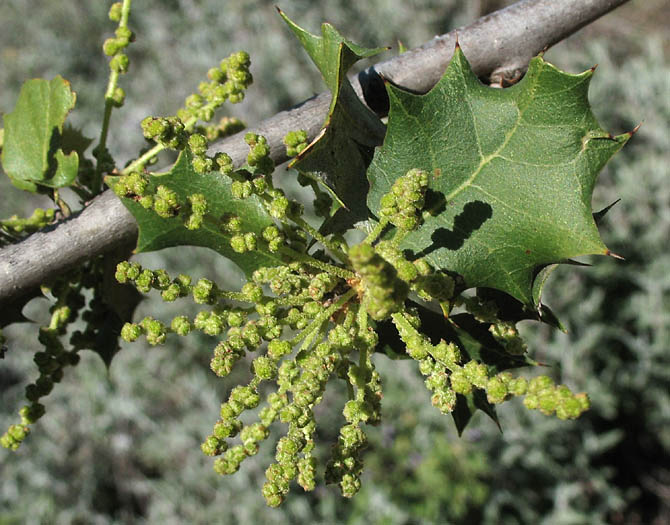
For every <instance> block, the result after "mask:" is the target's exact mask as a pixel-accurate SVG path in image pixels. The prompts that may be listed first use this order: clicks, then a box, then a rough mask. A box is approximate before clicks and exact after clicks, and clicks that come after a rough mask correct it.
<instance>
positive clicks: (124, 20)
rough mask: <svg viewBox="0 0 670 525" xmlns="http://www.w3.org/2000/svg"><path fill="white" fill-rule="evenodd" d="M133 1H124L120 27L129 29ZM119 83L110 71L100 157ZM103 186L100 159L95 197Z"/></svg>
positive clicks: (105, 145)
mask: <svg viewBox="0 0 670 525" xmlns="http://www.w3.org/2000/svg"><path fill="white" fill-rule="evenodd" d="M131 2H132V0H123V5H122V6H121V20H120V22H119V27H124V28H127V27H128V17H129V16H130V4H131ZM118 83H119V72H118V71H110V74H109V81H108V82H107V91H106V92H105V111H104V114H103V117H102V129H101V130H100V141H99V142H98V145H97V147H96V149H97V150H98V152H99V154H100V155H103V152H104V151H105V149H106V147H107V134H108V133H109V122H110V120H111V117H112V109H114V99H113V97H114V91H116V86H117V85H118ZM101 186H102V162H101V161H100V158H98V161H97V163H96V166H95V172H94V173H93V180H92V181H91V191H92V192H93V194H94V195H97V194H98V193H100V189H101Z"/></svg>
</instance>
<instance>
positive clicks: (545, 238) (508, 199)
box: [368, 48, 631, 307]
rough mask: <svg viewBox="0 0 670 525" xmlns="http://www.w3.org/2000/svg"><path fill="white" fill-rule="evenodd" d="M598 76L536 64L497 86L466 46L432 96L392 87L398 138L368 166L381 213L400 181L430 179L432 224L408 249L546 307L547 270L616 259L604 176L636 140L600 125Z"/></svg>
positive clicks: (408, 240) (407, 241)
mask: <svg viewBox="0 0 670 525" xmlns="http://www.w3.org/2000/svg"><path fill="white" fill-rule="evenodd" d="M592 74H593V70H588V71H586V72H584V73H581V74H578V75H573V74H567V73H564V72H562V71H560V70H558V69H557V68H555V67H554V66H552V65H551V64H548V63H547V62H545V61H544V60H543V59H542V58H541V57H536V58H534V59H532V60H531V62H530V65H529V68H528V72H527V73H526V75H525V77H524V78H523V79H522V80H521V81H520V82H519V83H518V84H516V85H514V86H512V87H510V88H506V89H497V88H491V87H488V86H484V85H483V84H481V83H480V82H479V80H478V78H477V77H476V76H475V74H474V73H473V72H472V70H471V68H470V65H469V64H468V62H467V60H466V58H465V56H464V55H463V53H462V52H461V50H460V48H457V49H456V52H455V54H454V57H453V59H452V60H451V63H450V64H449V66H448V68H447V70H446V71H445V73H444V76H443V77H442V79H441V80H440V81H439V82H438V84H437V85H436V86H435V87H434V88H433V89H432V90H431V91H430V92H429V93H427V94H425V95H415V94H412V93H407V92H405V91H403V90H401V89H399V88H397V87H395V86H392V85H390V84H387V91H388V94H389V99H390V111H389V122H388V132H387V135H386V138H385V140H384V144H383V146H382V147H381V148H378V150H377V151H376V153H375V157H374V159H373V161H372V164H371V165H370V168H369V170H368V177H369V180H370V184H371V189H370V193H369V195H368V206H369V208H370V211H371V212H372V213H373V214H375V215H377V214H378V213H379V209H380V199H381V197H382V196H383V195H384V194H385V193H387V192H388V191H389V190H390V188H391V186H392V184H393V182H394V181H395V180H396V179H397V178H398V177H399V176H401V175H404V174H405V173H406V172H407V171H409V170H410V169H413V168H420V169H423V170H426V171H428V172H429V173H430V186H429V190H428V193H427V196H426V201H427V206H428V208H429V209H428V212H426V213H424V218H425V223H424V224H423V225H422V226H421V227H420V228H419V229H418V230H416V231H414V232H411V233H410V234H408V235H407V236H406V237H405V238H404V239H403V240H402V243H401V248H402V249H404V250H406V251H407V252H408V253H409V254H410V255H411V257H413V258H418V257H425V259H426V260H427V261H428V262H430V263H431V264H432V265H434V266H435V267H437V268H441V269H444V270H448V271H452V272H455V273H458V274H460V275H461V276H462V277H463V278H464V280H465V283H466V285H467V287H489V288H494V289H497V290H501V291H504V292H506V293H508V294H510V295H511V296H513V297H515V298H516V299H518V300H519V301H521V302H522V303H523V304H525V305H529V306H532V307H537V306H538V304H539V302H540V292H541V288H542V286H541V285H542V284H543V283H544V279H545V278H546V275H548V273H549V271H545V272H542V271H541V270H542V268H545V267H549V268H550V267H551V265H553V264H555V263H560V262H565V261H568V260H569V259H571V258H572V257H576V256H580V255H587V254H607V253H608V250H607V248H606V246H605V245H604V244H603V242H602V240H601V238H600V235H599V233H598V229H597V227H596V224H595V221H594V217H593V214H592V209H591V197H592V193H593V187H594V184H595V181H596V178H597V175H598V173H599V171H600V170H601V169H602V167H603V166H604V165H605V163H606V162H607V161H608V160H609V159H610V157H611V156H612V155H613V154H614V153H615V152H617V151H618V150H619V149H620V148H621V147H622V146H623V145H624V144H625V143H626V141H627V140H628V139H629V138H630V136H631V134H630V133H626V134H623V135H620V136H618V137H612V136H611V135H610V134H609V133H608V132H606V131H604V130H603V129H602V128H601V127H600V125H599V124H598V122H597V121H596V119H595V117H594V115H593V114H592V112H591V109H590V106H589V103H588V85H589V81H590V79H591V77H592ZM538 274H540V276H541V280H540V282H539V283H536V282H535V279H536V276H537V275H538ZM534 285H535V286H534Z"/></svg>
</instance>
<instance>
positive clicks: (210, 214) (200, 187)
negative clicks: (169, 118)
mask: <svg viewBox="0 0 670 525" xmlns="http://www.w3.org/2000/svg"><path fill="white" fill-rule="evenodd" d="M191 161H192V157H191V155H190V154H189V153H188V152H186V151H184V152H182V153H180V155H179V158H178V159H177V162H176V163H175V164H174V166H172V168H171V169H170V170H169V171H167V172H165V173H156V174H152V176H151V177H150V178H149V187H150V191H155V189H156V188H157V187H158V186H159V185H164V186H166V187H168V188H169V189H171V190H172V191H174V192H175V193H176V194H177V198H178V200H179V203H180V204H182V205H183V204H185V203H187V202H188V197H189V196H190V195H193V194H195V193H200V194H202V195H204V196H205V198H206V200H207V206H208V210H207V214H206V215H205V219H204V222H203V224H202V226H201V227H200V228H198V229H195V230H189V229H188V228H186V226H185V224H184V216H183V215H185V214H184V213H179V214H178V215H177V216H176V217H170V218H162V217H160V216H159V215H157V214H156V213H155V212H154V211H153V210H147V209H144V208H143V207H142V206H141V205H140V204H139V203H138V202H136V201H135V200H133V199H129V198H122V199H121V202H123V204H124V205H125V206H126V208H128V210H129V211H130V213H131V214H132V215H133V216H134V217H135V220H136V221H137V225H138V228H139V236H138V239H137V248H136V249H135V253H140V252H149V251H154V250H161V249H163V248H168V247H172V246H204V247H206V248H210V249H212V250H214V251H215V252H218V253H219V254H221V255H223V256H224V257H226V258H228V259H230V260H231V261H233V262H234V263H235V264H236V265H237V266H239V267H240V269H241V270H242V271H244V273H245V274H246V275H247V277H249V276H251V274H252V273H253V271H254V270H257V269H258V268H261V267H263V266H278V265H281V264H283V262H282V260H281V258H280V257H279V256H278V255H273V254H270V253H266V252H265V251H260V250H254V251H249V252H245V253H237V252H235V251H234V250H233V249H232V248H231V246H230V239H231V237H232V235H231V234H230V233H228V232H226V231H225V230H224V229H223V228H222V227H221V220H220V219H221V218H222V217H224V216H225V215H227V214H233V215H237V216H239V217H240V218H241V219H242V223H243V227H244V229H245V231H249V232H253V233H256V234H257V235H258V237H259V238H260V237H261V234H262V231H263V229H264V228H265V227H267V226H271V225H274V224H275V223H274V221H273V219H272V217H270V215H269V214H268V212H267V210H266V209H265V206H264V204H263V203H262V202H261V200H260V199H259V198H258V197H256V196H255V195H252V196H251V197H248V198H246V199H236V198H235V197H233V194H232V192H231V179H230V177H228V176H225V175H222V174H221V173H219V172H218V171H212V172H209V173H204V174H201V173H197V172H196V171H195V170H194V169H193V167H192V165H191ZM115 180H116V177H107V178H106V182H107V183H108V184H112V183H113V182H114V181H115Z"/></svg>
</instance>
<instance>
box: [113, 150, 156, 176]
mask: <svg viewBox="0 0 670 525" xmlns="http://www.w3.org/2000/svg"><path fill="white" fill-rule="evenodd" d="M164 149H165V146H163V145H162V144H156V145H155V146H154V147H153V148H151V149H150V150H149V151H147V152H145V153H143V154H142V156H140V157H138V158H136V159H135V160H134V161H132V162H131V163H130V164H128V166H126V167H125V168H123V170H122V171H121V175H128V174H129V173H133V172H134V171H138V170H139V169H142V168H143V167H144V165H145V164H146V163H147V162H149V159H151V157H155V156H156V155H158V154H159V153H160V152H161V151H163V150H164Z"/></svg>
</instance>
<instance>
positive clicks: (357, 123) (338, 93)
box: [279, 10, 386, 231]
mask: <svg viewBox="0 0 670 525" xmlns="http://www.w3.org/2000/svg"><path fill="white" fill-rule="evenodd" d="M279 14H280V15H281V16H282V18H283V19H284V20H285V21H286V23H287V24H288V26H289V27H290V28H291V30H292V31H293V33H294V34H295V35H296V37H297V38H298V40H299V41H300V43H301V45H302V46H303V48H304V49H305V51H307V53H308V54H309V56H310V58H311V59H312V61H313V62H314V64H315V65H316V66H317V67H318V68H319V71H320V72H321V74H322V75H323V79H324V81H325V82H326V85H327V86H328V89H330V92H331V93H332V100H331V103H330V108H329V110H328V115H327V116H326V120H325V122H324V124H323V130H322V131H321V133H320V134H319V135H318V136H317V138H316V139H314V141H312V143H311V144H309V145H308V146H307V148H305V149H304V150H303V151H302V152H301V153H300V155H298V157H297V158H296V159H294V160H293V161H292V162H291V164H289V167H292V168H295V169H296V170H298V171H300V172H302V173H304V174H306V175H308V176H310V177H314V178H316V179H317V180H318V181H319V182H320V183H321V184H323V185H324V186H325V187H326V188H327V189H328V191H329V192H330V193H331V195H333V196H334V197H335V200H336V202H337V205H336V208H337V216H336V217H334V218H333V219H332V220H331V221H329V226H328V227H326V230H327V231H334V230H344V229H347V228H349V227H351V226H352V225H353V224H354V223H355V222H357V221H362V220H365V219H367V206H366V203H365V195H366V194H367V192H368V184H367V180H366V178H365V172H366V170H367V168H368V166H369V164H370V161H371V160H372V156H373V154H374V148H375V147H376V146H379V145H380V144H381V143H382V141H383V139H384V133H385V131H386V129H385V127H384V124H382V122H381V120H380V119H379V118H378V117H377V116H376V115H375V114H374V113H373V112H372V111H370V110H369V109H368V108H367V107H366V106H365V105H364V104H363V103H362V102H361V101H360V99H359V98H358V96H357V95H356V93H355V91H354V89H353V87H352V86H351V84H350V82H349V80H348V79H347V76H346V73H347V71H348V70H349V68H350V67H351V66H352V65H354V64H355V63H356V62H357V61H358V60H360V59H362V58H368V57H371V56H374V55H376V54H378V53H380V52H381V51H385V50H386V48H375V49H369V48H365V47H361V46H359V45H356V44H354V43H353V42H350V41H348V40H346V39H345V38H344V37H343V36H342V35H340V33H338V31H337V30H336V29H335V28H334V27H333V26H331V25H330V24H322V25H321V34H322V36H320V37H319V36H316V35H312V34H311V33H308V32H307V31H305V30H304V29H302V28H301V27H299V26H297V25H296V24H295V23H293V22H292V21H291V20H290V19H289V18H288V17H287V16H286V15H285V14H284V13H283V12H282V11H281V10H279ZM324 231H325V230H324Z"/></svg>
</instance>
